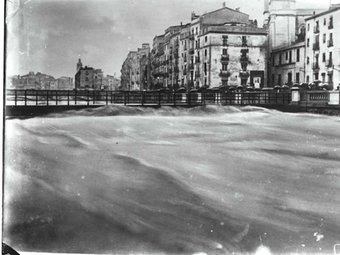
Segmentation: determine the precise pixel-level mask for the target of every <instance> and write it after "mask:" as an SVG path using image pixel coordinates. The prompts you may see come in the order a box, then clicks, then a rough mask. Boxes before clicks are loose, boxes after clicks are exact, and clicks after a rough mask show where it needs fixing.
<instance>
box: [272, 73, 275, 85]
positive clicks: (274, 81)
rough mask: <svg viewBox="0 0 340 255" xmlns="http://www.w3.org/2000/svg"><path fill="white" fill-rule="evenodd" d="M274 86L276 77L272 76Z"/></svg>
mask: <svg viewBox="0 0 340 255" xmlns="http://www.w3.org/2000/svg"><path fill="white" fill-rule="evenodd" d="M272 84H275V75H274V74H272Z"/></svg>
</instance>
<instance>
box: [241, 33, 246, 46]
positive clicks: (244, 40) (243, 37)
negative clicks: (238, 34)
mask: <svg viewBox="0 0 340 255" xmlns="http://www.w3.org/2000/svg"><path fill="white" fill-rule="evenodd" d="M242 46H247V36H245V35H243V36H242Z"/></svg>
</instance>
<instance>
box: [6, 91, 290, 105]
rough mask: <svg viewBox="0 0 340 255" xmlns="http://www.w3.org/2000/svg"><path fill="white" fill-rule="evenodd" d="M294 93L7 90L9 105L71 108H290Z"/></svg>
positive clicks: (7, 102) (7, 103)
mask: <svg viewBox="0 0 340 255" xmlns="http://www.w3.org/2000/svg"><path fill="white" fill-rule="evenodd" d="M290 102H291V93H290V92H276V91H242V92H235V91H229V92H221V91H213V90H203V91H201V92H198V91H191V92H185V91H184V92H179V91H178V92H173V91H95V90H14V89H9V90H7V91H6V105H7V106H10V105H14V106H41V107H46V106H62V105H63V106H71V105H84V106H89V105H109V104H123V105H141V106H144V105H159V106H161V105H175V106H176V105H183V106H184V105H185V106H196V105H205V104H222V105H286V104H289V103H290Z"/></svg>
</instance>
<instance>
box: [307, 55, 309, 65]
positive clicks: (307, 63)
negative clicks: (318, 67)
mask: <svg viewBox="0 0 340 255" xmlns="http://www.w3.org/2000/svg"><path fill="white" fill-rule="evenodd" d="M308 64H309V57H307V65H308Z"/></svg>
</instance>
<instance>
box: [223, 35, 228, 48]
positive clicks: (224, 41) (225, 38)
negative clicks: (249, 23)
mask: <svg viewBox="0 0 340 255" xmlns="http://www.w3.org/2000/svg"><path fill="white" fill-rule="evenodd" d="M222 41H223V42H222V44H223V46H228V36H227V35H223V36H222Z"/></svg>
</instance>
